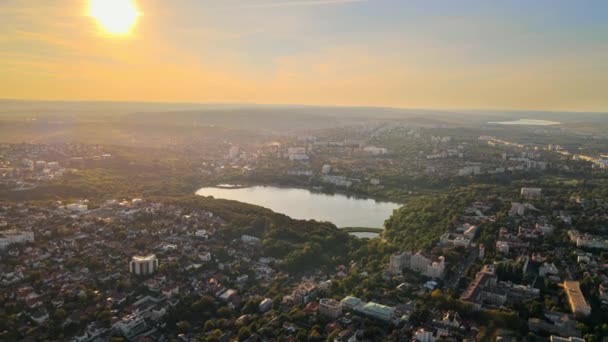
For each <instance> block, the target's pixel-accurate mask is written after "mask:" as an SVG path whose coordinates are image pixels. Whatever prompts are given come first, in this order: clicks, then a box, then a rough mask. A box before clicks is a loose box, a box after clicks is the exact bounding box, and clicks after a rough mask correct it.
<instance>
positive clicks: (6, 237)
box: [0, 229, 34, 250]
mask: <svg viewBox="0 0 608 342" xmlns="http://www.w3.org/2000/svg"><path fill="white" fill-rule="evenodd" d="M26 242H34V233H33V232H30V231H25V230H24V231H19V230H16V229H11V230H4V231H0V250H3V249H6V248H7V247H8V246H10V245H12V244H16V243H26Z"/></svg>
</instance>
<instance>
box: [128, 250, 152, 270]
mask: <svg viewBox="0 0 608 342" xmlns="http://www.w3.org/2000/svg"><path fill="white" fill-rule="evenodd" d="M157 269H158V259H156V255H154V254H150V255H146V256H139V255H135V256H133V257H132V258H131V262H130V263H129V271H130V272H131V273H132V274H136V275H149V274H153V273H154V272H156V270H157Z"/></svg>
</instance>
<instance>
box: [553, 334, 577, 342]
mask: <svg viewBox="0 0 608 342" xmlns="http://www.w3.org/2000/svg"><path fill="white" fill-rule="evenodd" d="M549 340H550V341H551V342H585V340H584V339H582V338H580V337H574V336H570V337H568V338H566V337H560V336H555V335H551V337H550V338H549Z"/></svg>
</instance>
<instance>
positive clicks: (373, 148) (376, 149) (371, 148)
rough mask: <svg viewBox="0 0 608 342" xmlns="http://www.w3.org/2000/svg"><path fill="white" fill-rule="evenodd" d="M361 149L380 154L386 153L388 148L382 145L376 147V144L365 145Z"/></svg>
mask: <svg viewBox="0 0 608 342" xmlns="http://www.w3.org/2000/svg"><path fill="white" fill-rule="evenodd" d="M363 151H364V152H367V153H371V154H373V155H375V156H377V155H381V154H387V153H388V150H387V149H386V148H384V147H376V146H367V147H364V148H363Z"/></svg>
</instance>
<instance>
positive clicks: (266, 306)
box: [258, 298, 272, 312]
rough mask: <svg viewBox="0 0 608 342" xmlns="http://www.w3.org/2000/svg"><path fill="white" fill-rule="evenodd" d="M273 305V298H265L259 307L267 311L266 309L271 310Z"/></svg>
mask: <svg viewBox="0 0 608 342" xmlns="http://www.w3.org/2000/svg"><path fill="white" fill-rule="evenodd" d="M271 307H272V299H270V298H265V299H264V300H263V301H262V302H261V303H260V305H259V306H258V309H259V310H260V312H266V311H268V310H270V308H271Z"/></svg>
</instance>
